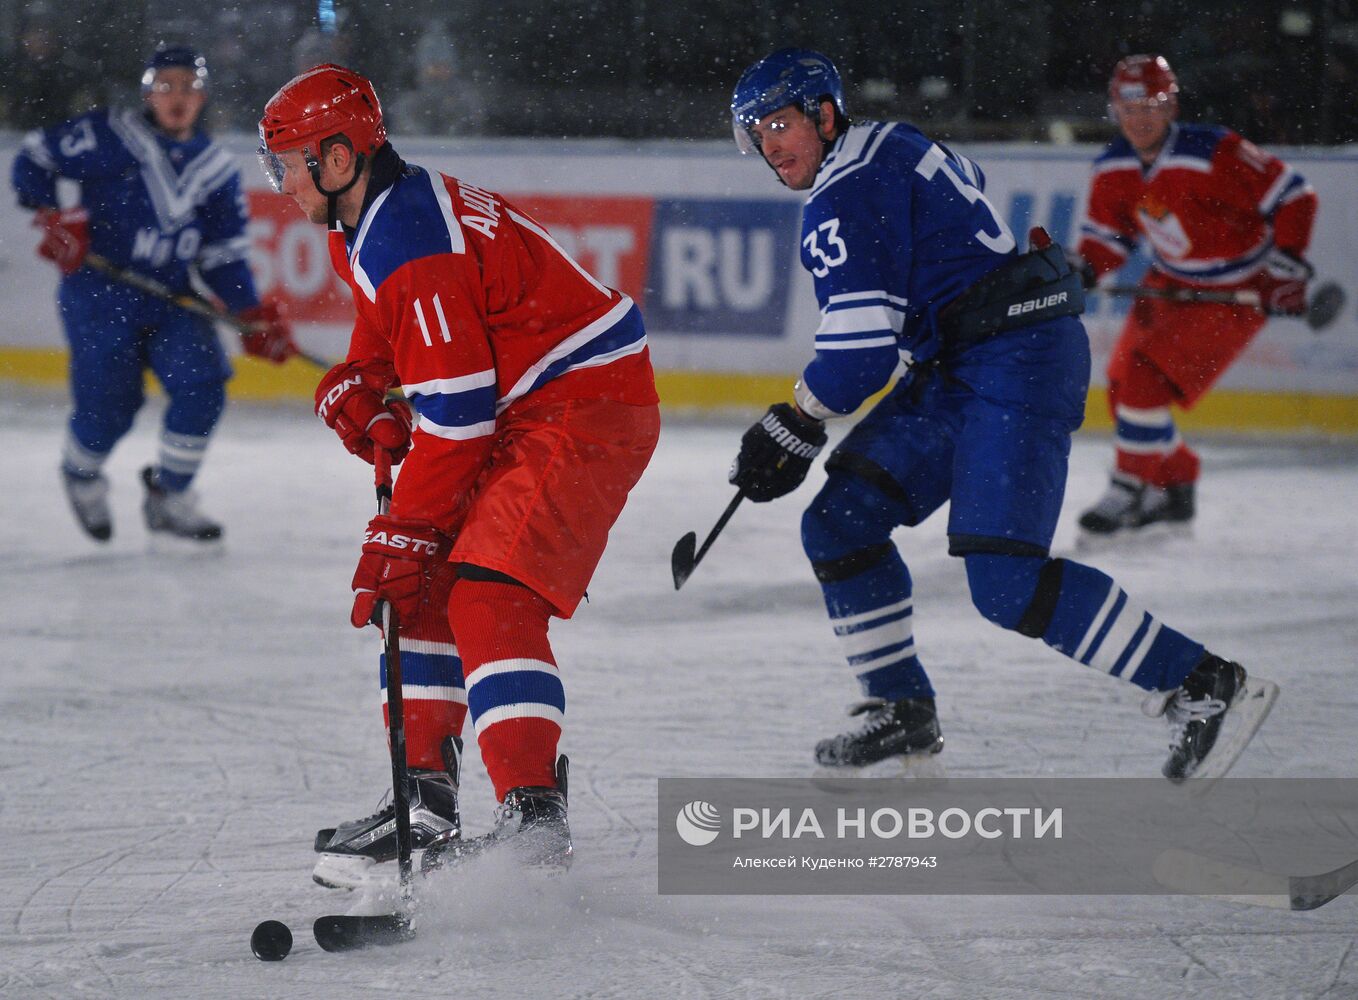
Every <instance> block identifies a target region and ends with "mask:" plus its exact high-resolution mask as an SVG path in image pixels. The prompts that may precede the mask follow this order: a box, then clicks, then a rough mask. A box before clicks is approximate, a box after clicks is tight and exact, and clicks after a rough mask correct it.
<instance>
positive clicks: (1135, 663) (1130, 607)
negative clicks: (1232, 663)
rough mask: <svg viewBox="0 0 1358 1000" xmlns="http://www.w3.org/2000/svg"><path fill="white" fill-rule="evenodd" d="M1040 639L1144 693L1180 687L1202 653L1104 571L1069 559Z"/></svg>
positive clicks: (1196, 643)
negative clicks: (1140, 603) (1138, 602)
mask: <svg viewBox="0 0 1358 1000" xmlns="http://www.w3.org/2000/svg"><path fill="white" fill-rule="evenodd" d="M1042 638H1043V641H1045V642H1046V643H1047V645H1049V646H1051V647H1052V648H1053V649H1055V650H1057V651H1058V652H1061V653H1065V654H1066V655H1067V656H1069V657H1071V658H1072V659H1075V660H1077V661H1079V662H1080V663H1083V664H1084V665H1085V666H1089V667H1093V668H1094V669H1095V670H1102V671H1105V672H1107V673H1109V674H1112V675H1113V676H1114V677H1121V678H1122V679H1123V680H1126V681H1131V682H1132V683H1133V684H1135V685H1136V686H1137V687H1140V688H1145V689H1146V690H1148V691H1165V690H1169V689H1170V688H1176V687H1178V686H1179V685H1181V684H1182V683H1183V680H1184V678H1185V677H1187V676H1188V674H1189V672H1190V671H1192V669H1193V668H1194V667H1195V666H1197V664H1198V661H1200V660H1201V659H1202V657H1203V653H1204V649H1203V647H1202V644H1201V643H1198V642H1194V641H1193V640H1192V639H1190V638H1188V636H1186V635H1184V634H1183V633H1182V632H1178V631H1176V630H1175V629H1172V628H1170V627H1169V626H1168V625H1165V624H1164V623H1163V622H1161V621H1160V619H1158V618H1156V617H1155V616H1154V615H1152V614H1151V613H1150V612H1149V611H1147V610H1145V609H1144V608H1142V607H1141V606H1140V605H1139V604H1137V603H1135V602H1134V601H1133V600H1132V599H1131V598H1129V597H1128V596H1127V592H1126V591H1124V590H1123V589H1122V588H1121V587H1119V586H1118V585H1117V583H1116V582H1115V581H1114V580H1113V579H1112V578H1110V577H1109V576H1108V575H1107V574H1106V573H1102V572H1100V571H1099V570H1097V569H1094V568H1093V567H1091V566H1085V565H1083V564H1082V563H1077V562H1070V561H1069V560H1066V561H1065V565H1064V568H1063V573H1062V579H1061V596H1060V600H1059V601H1058V602H1057V605H1056V610H1055V613H1054V614H1053V615H1052V619H1051V624H1050V625H1049V626H1048V627H1047V630H1046V632H1045V633H1044V634H1043V636H1042Z"/></svg>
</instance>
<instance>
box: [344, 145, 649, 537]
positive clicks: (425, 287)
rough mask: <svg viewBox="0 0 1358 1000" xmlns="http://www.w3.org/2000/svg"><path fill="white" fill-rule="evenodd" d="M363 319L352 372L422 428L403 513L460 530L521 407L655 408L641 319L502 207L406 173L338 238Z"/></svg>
mask: <svg viewBox="0 0 1358 1000" xmlns="http://www.w3.org/2000/svg"><path fill="white" fill-rule="evenodd" d="M330 256H331V259H332V262H333V263H334V266H335V270H336V271H337V272H338V273H339V274H340V276H341V277H342V278H344V280H345V281H346V282H347V283H348V284H349V286H350V289H351V290H352V292H353V298H354V305H355V308H356V310H357V317H356V321H355V324H354V331H353V335H352V338H351V340H350V344H349V355H348V360H349V361H360V362H364V363H365V366H368V365H376V366H378V367H379V368H381V367H383V366H385V367H386V368H388V369H389V370H390V372H391V376H390V377H391V381H392V382H393V383H396V382H397V381H399V383H400V385H401V386H402V387H403V388H404V390H405V393H406V398H407V399H409V400H410V403H411V405H412V406H413V407H414V409H415V411H416V412H417V413H418V414H419V422H418V425H417V427H416V429H415V433H414V442H413V447H412V449H411V452H410V454H409V456H407V458H406V460H405V463H404V465H403V466H402V470H401V475H400V478H399V479H398V481H397V485H396V490H395V493H394V495H393V497H392V512H393V514H397V515H399V516H402V517H419V518H424V519H428V520H431V521H433V522H434V523H436V524H440V525H446V524H448V523H449V522H451V521H454V520H455V519H456V517H457V516H458V515H459V513H460V511H461V509H462V508H463V507H464V505H465V501H466V500H467V495H468V493H469V491H470V489H471V487H472V486H473V484H474V483H475V481H476V479H477V477H478V475H479V474H480V473H481V471H482V469H483V467H484V466H485V464H486V461H487V459H488V457H489V456H490V453H491V449H492V447H493V445H494V443H495V441H496V435H497V432H498V424H499V422H500V421H499V418H500V415H501V414H502V413H504V412H505V411H506V410H507V409H508V408H509V407H511V406H512V405H513V404H514V403H515V402H516V401H518V400H520V399H523V398H525V397H527V396H530V395H531V396H532V398H533V399H546V398H590V399H611V400H615V401H617V402H622V403H630V404H635V405H653V404H655V403H656V402H658V399H657V396H656V392H655V378H654V375H653V373H652V371H651V364H650V355H649V350H648V348H647V345H646V331H645V328H644V326H643V325H642V321H641V313H640V311H639V310H638V309H637V307H636V305H635V304H634V303H633V302H632V300H631V299H630V298H629V297H628V296H626V295H623V294H622V293H620V292H617V291H614V290H613V289H611V288H608V287H607V286H605V285H603V284H601V283H600V282H599V281H597V280H595V278H594V277H593V276H592V275H590V274H589V273H588V272H587V271H585V270H584V268H582V267H581V266H580V265H579V264H577V263H576V262H575V261H574V260H572V259H571V257H570V256H569V255H568V254H567V253H566V252H565V251H564V250H563V249H562V248H561V247H560V246H559V245H558V244H557V243H556V241H555V240H553V239H552V237H551V236H550V235H549V234H548V233H547V231H546V230H545V229H544V228H543V227H542V226H540V225H539V224H538V223H537V222H535V221H534V220H533V219H532V218H530V217H529V216H527V215H525V214H524V213H523V212H521V211H519V210H518V209H517V208H515V207H514V206H513V205H511V204H509V203H508V202H506V201H505V200H504V199H503V198H501V197H500V196H499V195H498V194H495V193H493V192H491V191H486V190H484V189H482V188H479V187H477V186H475V185H473V184H469V183H467V182H465V181H459V180H457V179H456V178H452V177H447V176H445V175H443V174H438V173H433V172H430V171H427V170H424V169H422V168H420V167H416V166H412V165H405V166H404V167H403V169H402V170H401V171H400V173H399V174H398V176H397V177H396V179H395V180H394V181H393V182H392V183H391V185H390V186H389V187H387V188H386V189H385V190H382V191H381V192H380V193H379V194H377V195H376V197H372V196H371V194H370V195H369V201H368V204H367V207H366V208H365V209H364V212H363V215H362V217H361V218H360V220H359V223H358V226H357V228H356V229H355V230H353V231H351V232H350V231H341V230H336V231H333V232H331V234H330Z"/></svg>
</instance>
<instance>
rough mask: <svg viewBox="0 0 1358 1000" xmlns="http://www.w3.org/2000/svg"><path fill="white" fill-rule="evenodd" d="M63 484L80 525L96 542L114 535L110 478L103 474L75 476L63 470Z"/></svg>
mask: <svg viewBox="0 0 1358 1000" xmlns="http://www.w3.org/2000/svg"><path fill="white" fill-rule="evenodd" d="M61 485H62V486H63V487H64V488H65V490H66V499H67V500H69V501H70V502H71V510H72V512H73V513H74V514H75V519H76V521H77V522H78V523H79V525H80V527H82V528H84V529H85V534H87V535H89V536H90V537H91V538H93V539H94V540H95V541H96V542H107V541H108V540H109V539H110V538H112V537H113V516H112V514H110V513H109V509H108V480H107V479H105V478H104V476H103V475H102V474H98V473H96V474H95V475H93V476H73V475H71V474H70V473H69V472H67V471H66V470H65V469H62V470H61Z"/></svg>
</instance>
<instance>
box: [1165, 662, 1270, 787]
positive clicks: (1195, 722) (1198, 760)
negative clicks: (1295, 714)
mask: <svg viewBox="0 0 1358 1000" xmlns="http://www.w3.org/2000/svg"><path fill="white" fill-rule="evenodd" d="M1277 697H1278V685H1276V684H1274V683H1273V682H1272V681H1266V680H1263V679H1262V678H1259V677H1251V676H1249V675H1248V674H1247V673H1246V672H1245V668H1244V667H1242V666H1241V665H1240V664H1238V663H1232V662H1230V661H1228V660H1223V659H1222V658H1221V657H1219V656H1213V655H1212V654H1211V653H1208V654H1207V655H1206V656H1204V657H1203V659H1202V662H1200V663H1199V664H1198V665H1197V666H1196V667H1194V668H1193V672H1192V673H1190V674H1189V675H1188V676H1187V677H1186V678H1184V683H1183V686H1182V687H1180V688H1177V689H1175V690H1173V691H1153V692H1151V694H1150V695H1149V696H1147V698H1146V700H1145V702H1144V703H1143V704H1142V708H1143V710H1144V711H1145V712H1146V714H1147V715H1150V716H1152V717H1155V716H1160V715H1163V716H1164V717H1165V719H1167V720H1168V721H1169V725H1170V742H1169V759H1168V760H1166V761H1165V766H1164V767H1162V768H1161V769H1160V771H1161V773H1162V774H1163V775H1164V776H1165V777H1166V778H1168V779H1169V780H1170V781H1172V782H1174V783H1175V784H1180V783H1182V782H1184V781H1186V780H1188V779H1189V778H1196V779H1213V778H1219V777H1221V776H1222V775H1223V774H1225V773H1226V772H1227V771H1228V770H1229V769H1230V767H1231V765H1232V764H1234V763H1235V761H1236V758H1237V757H1239V756H1240V754H1241V753H1242V752H1243V751H1244V749H1245V746H1246V744H1248V743H1249V741H1250V739H1251V737H1253V736H1254V733H1255V731H1256V730H1258V728H1259V726H1260V725H1261V724H1262V723H1263V721H1264V719H1265V718H1266V717H1267V716H1268V712H1269V709H1271V708H1272V707H1273V702H1274V701H1275V700H1276V699H1277Z"/></svg>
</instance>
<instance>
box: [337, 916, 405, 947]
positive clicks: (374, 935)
mask: <svg viewBox="0 0 1358 1000" xmlns="http://www.w3.org/2000/svg"><path fill="white" fill-rule="evenodd" d="M311 932H312V933H313V934H314V935H315V936H316V943H317V944H318V945H320V946H321V948H322V949H324V950H325V951H358V950H359V949H362V948H381V947H385V946H387V945H393V944H401V943H403V942H405V941H411V940H413V939H414V937H415V926H414V924H412V923H411V921H410V918H409V917H407V916H405V915H404V914H401V913H383V914H379V915H377V916H348V915H340V916H331V917H318V918H317V919H316V922H315V924H313V925H312V927H311Z"/></svg>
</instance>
